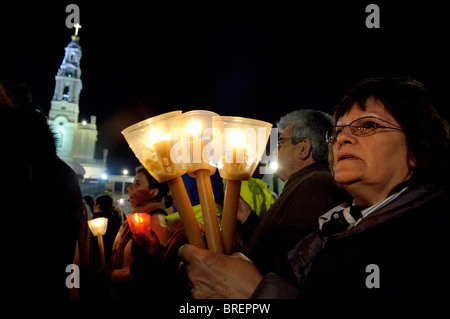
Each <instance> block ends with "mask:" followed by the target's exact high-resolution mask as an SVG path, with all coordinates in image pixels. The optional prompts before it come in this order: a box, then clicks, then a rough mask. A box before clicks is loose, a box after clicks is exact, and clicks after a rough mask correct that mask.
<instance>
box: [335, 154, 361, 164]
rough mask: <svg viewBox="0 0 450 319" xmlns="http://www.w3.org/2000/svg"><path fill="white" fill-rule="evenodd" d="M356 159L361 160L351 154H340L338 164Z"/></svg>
mask: <svg viewBox="0 0 450 319" xmlns="http://www.w3.org/2000/svg"><path fill="white" fill-rule="evenodd" d="M355 159H359V157H357V156H355V155H353V154H351V153H344V154H340V155H339V156H338V162H340V161H344V160H355Z"/></svg>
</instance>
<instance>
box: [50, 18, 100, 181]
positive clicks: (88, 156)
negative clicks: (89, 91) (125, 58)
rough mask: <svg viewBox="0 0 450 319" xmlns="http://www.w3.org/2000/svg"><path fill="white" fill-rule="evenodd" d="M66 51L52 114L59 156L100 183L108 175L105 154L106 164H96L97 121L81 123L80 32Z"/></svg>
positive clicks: (52, 102) (60, 69)
mask: <svg viewBox="0 0 450 319" xmlns="http://www.w3.org/2000/svg"><path fill="white" fill-rule="evenodd" d="M74 27H75V35H73V36H72V40H71V41H70V43H69V44H68V45H67V47H66V48H65V51H66V52H65V55H64V59H63V61H62V63H61V66H60V67H59V70H58V72H57V74H56V76H55V91H54V93H53V99H52V101H51V107H50V112H49V121H48V122H49V124H50V128H51V130H52V131H53V132H54V134H55V137H56V151H57V154H58V156H59V157H60V158H61V159H62V160H64V161H65V162H67V163H68V164H69V165H71V166H72V167H73V166H77V167H79V166H80V165H81V166H82V167H83V169H84V171H85V176H84V177H85V178H89V179H100V177H101V175H102V174H105V173H106V154H107V150H105V151H106V152H105V151H104V154H105V156H104V159H103V161H99V160H95V159H94V155H95V144H96V142H97V134H98V132H97V124H96V117H95V116H91V117H90V122H88V121H86V120H83V121H81V122H79V119H78V115H79V113H80V109H79V101H80V93H81V89H82V88H83V85H82V83H81V68H80V61H81V57H82V53H81V46H80V43H79V40H80V37H79V36H78V29H79V28H81V26H80V25H75V26H74Z"/></svg>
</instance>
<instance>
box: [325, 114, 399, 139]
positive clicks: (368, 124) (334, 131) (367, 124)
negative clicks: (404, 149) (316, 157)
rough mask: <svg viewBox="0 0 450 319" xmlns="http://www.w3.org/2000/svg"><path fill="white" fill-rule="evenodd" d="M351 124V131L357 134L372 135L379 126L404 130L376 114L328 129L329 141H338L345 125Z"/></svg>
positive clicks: (327, 137)
mask: <svg viewBox="0 0 450 319" xmlns="http://www.w3.org/2000/svg"><path fill="white" fill-rule="evenodd" d="M383 123H387V124H390V125H392V126H395V127H390V126H385V125H383ZM346 126H349V127H350V131H351V132H352V134H353V135H355V136H370V135H373V134H375V133H376V130H377V129H379V128H385V129H392V130H397V131H402V132H403V131H404V130H403V129H402V128H401V127H400V126H398V125H395V124H392V123H390V122H388V121H385V120H382V119H380V118H378V117H375V116H365V117H361V118H359V119H356V120H354V121H353V122H351V123H350V124H347V125H336V126H333V127H331V128H330V129H329V130H328V131H327V135H326V140H327V143H330V144H334V143H336V141H337V137H338V135H339V134H340V133H341V132H342V130H343V129H344V127H346Z"/></svg>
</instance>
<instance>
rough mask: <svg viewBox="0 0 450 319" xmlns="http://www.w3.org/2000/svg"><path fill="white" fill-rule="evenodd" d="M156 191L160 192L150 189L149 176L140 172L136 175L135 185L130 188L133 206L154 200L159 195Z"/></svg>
mask: <svg viewBox="0 0 450 319" xmlns="http://www.w3.org/2000/svg"><path fill="white" fill-rule="evenodd" d="M156 191H158V189H157V188H150V185H149V183H148V179H147V176H145V174H144V173H142V172H139V173H138V174H136V177H135V178H134V181H133V184H131V185H130V186H128V192H129V198H130V204H131V206H138V205H139V204H140V203H142V202H145V201H149V200H152V199H154V198H155V197H156V195H157V193H158V192H156ZM155 193H156V194H155Z"/></svg>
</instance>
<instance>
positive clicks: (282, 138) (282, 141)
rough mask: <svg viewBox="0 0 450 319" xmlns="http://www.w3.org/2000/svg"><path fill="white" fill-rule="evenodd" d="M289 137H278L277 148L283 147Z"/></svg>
mask: <svg viewBox="0 0 450 319" xmlns="http://www.w3.org/2000/svg"><path fill="white" fill-rule="evenodd" d="M290 139H291V137H279V138H278V142H277V147H278V148H281V146H283V144H284V143H286V141H287V140H290Z"/></svg>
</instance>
